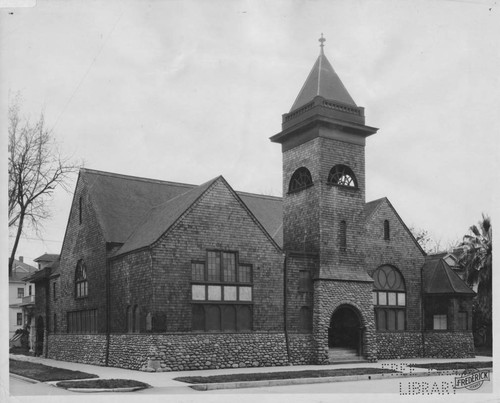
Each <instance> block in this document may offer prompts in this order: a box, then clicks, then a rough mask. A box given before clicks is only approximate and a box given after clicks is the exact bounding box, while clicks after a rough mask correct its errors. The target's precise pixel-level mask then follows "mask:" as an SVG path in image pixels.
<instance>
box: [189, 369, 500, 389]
mask: <svg viewBox="0 0 500 403" xmlns="http://www.w3.org/2000/svg"><path fill="white" fill-rule="evenodd" d="M477 369H480V368H477ZM485 369H489V370H490V371H491V372H493V368H485ZM444 375H457V372H456V370H443V371H435V372H433V371H425V372H424V371H422V372H414V373H404V372H396V373H389V374H371V375H347V376H331V377H322V378H294V379H273V380H268V381H242V382H223V383H203V384H191V385H188V386H189V387H190V388H191V389H194V390H197V391H207V390H218V389H242V388H262V387H268V386H287V385H307V384H314V383H330V382H352V381H369V380H378V379H389V378H402V379H403V378H421V377H426V376H444Z"/></svg>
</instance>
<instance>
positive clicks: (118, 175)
mask: <svg viewBox="0 0 500 403" xmlns="http://www.w3.org/2000/svg"><path fill="white" fill-rule="evenodd" d="M80 171H81V172H84V173H90V174H95V175H101V176H110V177H113V178H121V179H127V180H138V181H142V182H150V183H159V184H165V185H178V186H186V187H196V186H197V185H193V184H190V183H183V182H172V181H165V180H161V179H152V178H145V177H143V176H134V175H125V174H119V173H115V172H108V171H99V170H97V169H89V168H80Z"/></svg>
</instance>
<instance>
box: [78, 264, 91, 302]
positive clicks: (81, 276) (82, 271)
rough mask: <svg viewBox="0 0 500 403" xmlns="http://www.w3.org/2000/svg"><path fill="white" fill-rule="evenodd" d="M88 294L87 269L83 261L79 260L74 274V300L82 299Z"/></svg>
mask: <svg viewBox="0 0 500 403" xmlns="http://www.w3.org/2000/svg"><path fill="white" fill-rule="evenodd" d="M88 293H89V285H88V281H87V268H86V267H85V263H84V262H83V260H81V259H80V260H79V261H78V263H77V264H76V272H75V296H76V298H84V297H86V296H87V295H88Z"/></svg>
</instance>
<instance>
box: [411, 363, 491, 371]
mask: <svg viewBox="0 0 500 403" xmlns="http://www.w3.org/2000/svg"><path fill="white" fill-rule="evenodd" d="M410 366H411V367H415V368H429V369H436V370H438V371H448V370H456V369H457V370H458V369H469V368H474V369H475V368H491V367H493V362H492V361H477V362H436V363H432V364H411V365H410Z"/></svg>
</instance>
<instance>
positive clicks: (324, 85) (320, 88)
mask: <svg viewBox="0 0 500 403" xmlns="http://www.w3.org/2000/svg"><path fill="white" fill-rule="evenodd" d="M318 95H319V96H321V97H323V98H325V99H329V100H332V101H338V102H341V103H344V104H346V105H350V106H355V107H357V105H356V103H355V102H354V100H353V99H352V97H351V96H350V95H349V92H347V89H346V88H345V86H344V84H343V83H342V81H340V78H339V76H338V75H337V73H336V72H335V70H334V69H333V67H332V65H331V64H330V62H329V61H328V59H327V58H326V56H325V54H324V53H323V51H321V53H320V55H319V56H318V58H317V59H316V62H315V63H314V66H313V68H312V69H311V71H310V73H309V75H308V76H307V79H306V81H305V83H304V85H303V86H302V89H301V90H300V92H299V95H298V96H297V98H296V99H295V102H294V103H293V105H292V108H291V109H290V112H291V111H294V110H295V109H297V108H299V107H301V106H303V105H305V104H307V103H308V102H311V101H312V100H313V99H314V97H316V96H318Z"/></svg>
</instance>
